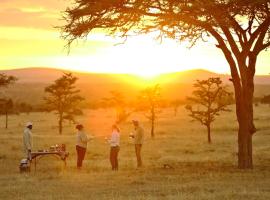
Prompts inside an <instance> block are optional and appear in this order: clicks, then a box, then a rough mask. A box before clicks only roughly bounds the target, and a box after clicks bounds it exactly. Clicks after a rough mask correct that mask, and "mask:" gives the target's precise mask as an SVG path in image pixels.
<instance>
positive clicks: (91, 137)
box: [87, 135, 95, 142]
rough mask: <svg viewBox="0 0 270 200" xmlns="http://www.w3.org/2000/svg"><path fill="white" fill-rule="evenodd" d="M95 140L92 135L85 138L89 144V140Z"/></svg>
mask: <svg viewBox="0 0 270 200" xmlns="http://www.w3.org/2000/svg"><path fill="white" fill-rule="evenodd" d="M94 138H95V136H94V135H88V136H87V141H88V142H89V141H90V140H93V139H94Z"/></svg>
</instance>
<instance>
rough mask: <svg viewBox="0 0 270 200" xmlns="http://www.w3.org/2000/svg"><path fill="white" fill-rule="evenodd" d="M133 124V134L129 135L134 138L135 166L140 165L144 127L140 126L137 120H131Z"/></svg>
mask: <svg viewBox="0 0 270 200" xmlns="http://www.w3.org/2000/svg"><path fill="white" fill-rule="evenodd" d="M132 122H133V125H134V134H131V135H130V137H132V138H133V139H134V145H135V153H136V158H137V167H138V168H140V167H142V157H141V149H142V145H143V142H144V129H143V128H142V127H141V126H140V124H139V121H138V120H132Z"/></svg>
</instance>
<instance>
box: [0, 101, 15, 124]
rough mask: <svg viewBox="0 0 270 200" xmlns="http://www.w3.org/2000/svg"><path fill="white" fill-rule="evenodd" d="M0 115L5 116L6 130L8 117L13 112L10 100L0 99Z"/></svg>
mask: <svg viewBox="0 0 270 200" xmlns="http://www.w3.org/2000/svg"><path fill="white" fill-rule="evenodd" d="M0 107H1V114H4V115H5V127H6V129H7V128H8V116H9V114H10V113H12V112H13V101H12V99H0Z"/></svg>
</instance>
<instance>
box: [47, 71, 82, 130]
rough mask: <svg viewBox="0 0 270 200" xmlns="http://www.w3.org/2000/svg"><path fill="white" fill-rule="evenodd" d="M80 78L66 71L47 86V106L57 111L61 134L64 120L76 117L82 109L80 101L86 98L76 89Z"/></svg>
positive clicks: (48, 108) (49, 109) (50, 109)
mask: <svg viewBox="0 0 270 200" xmlns="http://www.w3.org/2000/svg"><path fill="white" fill-rule="evenodd" d="M77 80H78V78H77V77H74V76H73V75H72V73H64V74H63V76H62V77H61V78H59V79H57V80H55V81H54V83H53V84H52V85H50V86H48V87H46V88H45V93H46V94H47V97H45V98H44V99H45V102H46V108H47V110H48V111H56V115H57V116H58V126H59V134H62V130H63V121H64V120H66V119H70V118H72V119H74V116H75V115H76V113H77V112H78V110H80V109H79V108H80V102H81V101H82V100H83V99H84V98H83V97H81V96H80V95H79V93H80V90H78V89H76V86H75V83H76V81H77Z"/></svg>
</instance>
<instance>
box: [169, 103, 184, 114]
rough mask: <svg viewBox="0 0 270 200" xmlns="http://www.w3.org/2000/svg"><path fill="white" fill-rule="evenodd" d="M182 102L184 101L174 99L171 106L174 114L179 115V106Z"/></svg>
mask: <svg viewBox="0 0 270 200" xmlns="http://www.w3.org/2000/svg"><path fill="white" fill-rule="evenodd" d="M182 104H183V101H182V100H180V99H176V100H173V101H172V102H171V106H172V107H173V110H174V116H176V115H177V113H178V108H179V106H180V105H182Z"/></svg>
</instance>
